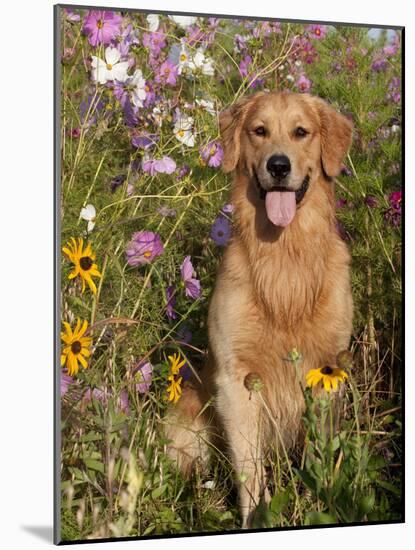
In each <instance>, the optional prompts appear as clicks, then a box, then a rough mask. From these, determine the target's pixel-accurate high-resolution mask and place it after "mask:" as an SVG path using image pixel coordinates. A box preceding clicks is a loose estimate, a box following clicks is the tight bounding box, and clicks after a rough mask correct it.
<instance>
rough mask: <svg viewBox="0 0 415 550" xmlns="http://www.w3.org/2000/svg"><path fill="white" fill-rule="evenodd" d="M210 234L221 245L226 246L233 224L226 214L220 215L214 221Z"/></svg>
mask: <svg viewBox="0 0 415 550" xmlns="http://www.w3.org/2000/svg"><path fill="white" fill-rule="evenodd" d="M210 236H211V238H212V239H213V240H214V241H215V243H216V244H217V245H219V246H226V245H227V244H228V241H229V238H230V236H231V224H230V222H229V220H228V219H227V218H225V217H224V216H218V217H217V218H216V220H215V221H214V222H213V225H212V228H211V230H210Z"/></svg>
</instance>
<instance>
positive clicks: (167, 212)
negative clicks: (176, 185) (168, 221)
mask: <svg viewBox="0 0 415 550" xmlns="http://www.w3.org/2000/svg"><path fill="white" fill-rule="evenodd" d="M157 212H158V213H159V214H160V216H163V218H174V217H175V216H176V210H174V209H173V208H169V207H168V206H164V205H163V206H159V207H158V208H157Z"/></svg>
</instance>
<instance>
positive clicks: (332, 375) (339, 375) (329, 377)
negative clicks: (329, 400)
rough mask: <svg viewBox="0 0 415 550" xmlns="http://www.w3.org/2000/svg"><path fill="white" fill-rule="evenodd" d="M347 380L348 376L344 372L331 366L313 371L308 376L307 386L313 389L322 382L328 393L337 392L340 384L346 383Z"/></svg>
mask: <svg viewBox="0 0 415 550" xmlns="http://www.w3.org/2000/svg"><path fill="white" fill-rule="evenodd" d="M346 379H347V374H346V372H345V371H344V370H342V369H340V368H339V367H331V366H329V365H326V366H325V367H321V368H319V369H311V370H310V371H308V373H307V375H306V383H307V386H309V387H311V388H312V387H313V386H317V384H319V383H320V382H322V383H323V386H324V389H325V390H326V391H328V392H331V391H332V390H333V391H336V390H337V386H338V383H339V382H344V381H345V380H346Z"/></svg>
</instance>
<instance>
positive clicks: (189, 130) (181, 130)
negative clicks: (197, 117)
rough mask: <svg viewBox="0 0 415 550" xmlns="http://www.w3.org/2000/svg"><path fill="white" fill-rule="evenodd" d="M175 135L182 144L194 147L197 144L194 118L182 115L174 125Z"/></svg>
mask: <svg viewBox="0 0 415 550" xmlns="http://www.w3.org/2000/svg"><path fill="white" fill-rule="evenodd" d="M173 133H174V135H175V136H176V138H177V139H178V140H179V141H180V142H181V143H184V144H185V145H187V146H188V147H193V146H194V144H195V136H194V134H193V118H192V117H191V116H187V115H182V114H180V115H179V116H178V117H177V120H176V122H175V124H174V128H173Z"/></svg>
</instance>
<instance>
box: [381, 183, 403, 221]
mask: <svg viewBox="0 0 415 550" xmlns="http://www.w3.org/2000/svg"><path fill="white" fill-rule="evenodd" d="M389 204H390V207H389V208H388V210H387V211H386V212H385V220H386V221H387V222H388V223H390V224H391V225H393V226H394V227H398V226H399V225H400V224H401V217H402V191H401V190H400V191H394V192H393V193H391V194H390V195H389Z"/></svg>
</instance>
